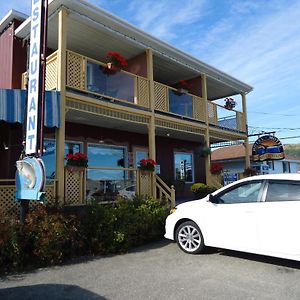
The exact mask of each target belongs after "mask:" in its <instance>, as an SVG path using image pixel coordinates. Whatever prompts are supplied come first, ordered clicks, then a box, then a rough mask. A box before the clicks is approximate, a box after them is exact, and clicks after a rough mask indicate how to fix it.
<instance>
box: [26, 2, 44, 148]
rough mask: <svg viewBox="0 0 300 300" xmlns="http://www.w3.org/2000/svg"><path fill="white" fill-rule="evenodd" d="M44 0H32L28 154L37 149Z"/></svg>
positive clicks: (27, 129)
mask: <svg viewBox="0 0 300 300" xmlns="http://www.w3.org/2000/svg"><path fill="white" fill-rule="evenodd" d="M41 33H42V0H32V4H31V31H30V51H29V80H28V99H27V122H26V124H27V127H26V149H25V152H26V154H33V153H36V151H37V141H38V137H37V135H38V115H39V97H40V71H41V39H42V37H41Z"/></svg>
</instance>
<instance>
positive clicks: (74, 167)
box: [66, 165, 85, 172]
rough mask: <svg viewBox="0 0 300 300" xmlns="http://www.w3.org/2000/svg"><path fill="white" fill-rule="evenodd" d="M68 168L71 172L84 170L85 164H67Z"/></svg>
mask: <svg viewBox="0 0 300 300" xmlns="http://www.w3.org/2000/svg"><path fill="white" fill-rule="evenodd" d="M66 169H67V170H68V171H70V172H83V171H84V169H85V167H84V166H75V165H66Z"/></svg>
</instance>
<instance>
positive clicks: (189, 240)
mask: <svg viewBox="0 0 300 300" xmlns="http://www.w3.org/2000/svg"><path fill="white" fill-rule="evenodd" d="M175 239H176V242H177V245H178V246H179V248H180V249H181V250H182V251H184V252H186V253H189V254H198V253H200V252H202V251H203V250H204V247H205V245H204V240H203V235H202V232H201V230H200V228H199V227H198V225H197V224H196V223H195V222H193V221H186V222H184V223H182V224H180V225H179V226H178V228H177V229H176V232H175Z"/></svg>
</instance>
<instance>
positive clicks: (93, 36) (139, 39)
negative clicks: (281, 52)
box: [15, 0, 253, 100]
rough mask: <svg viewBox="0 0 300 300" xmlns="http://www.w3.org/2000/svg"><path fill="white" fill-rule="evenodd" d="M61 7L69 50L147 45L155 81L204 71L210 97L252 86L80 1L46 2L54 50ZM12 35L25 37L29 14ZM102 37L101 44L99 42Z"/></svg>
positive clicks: (134, 50)
mask: <svg viewBox="0 0 300 300" xmlns="http://www.w3.org/2000/svg"><path fill="white" fill-rule="evenodd" d="M62 6H63V7H65V8H66V9H67V11H68V21H67V22H68V31H67V47H68V49H70V50H72V51H75V52H78V53H80V54H83V55H86V56H90V57H92V58H94V59H99V60H103V59H105V56H104V53H106V51H111V50H114V51H119V52H121V53H122V55H124V56H125V57H126V58H127V59H129V58H132V57H134V56H136V55H138V54H140V53H141V52H143V51H144V50H145V49H147V48H150V49H152V51H153V54H154V60H153V61H154V62H153V63H154V78H155V80H157V81H164V82H165V83H166V84H172V83H175V82H176V81H178V80H180V79H190V78H193V77H196V76H199V75H200V74H206V76H207V86H208V89H207V90H208V98H209V99H210V100H215V99H219V98H222V97H227V96H232V95H236V94H239V93H249V92H250V91H251V90H252V89H253V88H252V87H251V86H249V85H247V84H245V83H243V82H241V81H240V80H238V79H236V78H234V77H232V76H230V75H228V74H226V73H224V72H222V71H220V70H218V69H216V68H214V67H212V66H210V65H208V64H206V63H204V62H202V61H200V60H198V59H196V58H194V57H192V56H190V55H188V54H187V53H184V52H183V51H181V50H179V49H176V48H175V47H173V46H171V45H169V44H167V43H165V42H163V41H161V40H159V39H157V38H155V37H153V36H151V35H149V34H148V33H146V32H144V31H142V30H140V29H138V28H136V27H134V26H133V25H131V24H129V23H128V22H126V21H124V20H122V19H120V18H118V17H116V16H114V15H112V14H110V13H108V12H107V11H105V10H103V9H100V8H99V7H97V6H94V5H91V4H89V3H88V2H86V1H83V0H77V1H74V0H50V1H49V9H48V11H49V26H48V28H49V32H48V45H49V47H51V48H53V49H57V32H58V17H57V14H58V11H59V10H60V8H61V7H62ZM15 34H16V36H18V37H20V38H23V39H29V37H30V17H29V18H28V19H27V20H26V21H25V22H24V23H23V24H22V25H21V26H20V27H19V28H18V29H17V30H16V32H15ZM104 39H105V43H102V41H103V40H104ZM120 41H122V43H120ZM90 45H93V47H91V46H90ZM99 53H102V54H99ZM101 55H102V56H101ZM166 80H167V82H166Z"/></svg>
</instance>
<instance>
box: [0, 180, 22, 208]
mask: <svg viewBox="0 0 300 300" xmlns="http://www.w3.org/2000/svg"><path fill="white" fill-rule="evenodd" d="M15 191H16V188H15V186H14V185H8V186H6V185H3V186H0V210H1V211H3V212H9V211H11V210H15V209H17V206H18V204H17V203H16V202H15V201H14V198H15Z"/></svg>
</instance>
